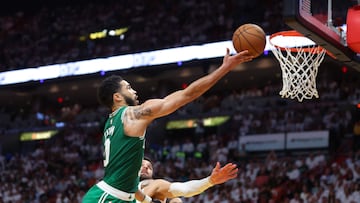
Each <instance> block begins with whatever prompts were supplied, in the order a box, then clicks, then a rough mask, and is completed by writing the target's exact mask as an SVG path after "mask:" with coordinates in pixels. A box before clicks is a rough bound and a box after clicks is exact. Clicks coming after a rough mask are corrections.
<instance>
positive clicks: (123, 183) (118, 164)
mask: <svg viewBox="0 0 360 203" xmlns="http://www.w3.org/2000/svg"><path fill="white" fill-rule="evenodd" d="M126 108H127V107H126V106H124V107H121V108H119V109H118V110H116V111H114V112H113V113H111V114H110V115H109V118H108V120H107V121H106V123H105V127H104V135H103V144H104V169H105V174H104V178H103V180H104V181H105V182H106V183H107V184H109V185H111V186H112V187H114V188H116V189H119V190H121V191H124V192H129V193H134V192H136V191H137V188H138V183H139V170H140V167H141V163H142V159H143V156H144V146H145V139H144V136H142V137H129V136H127V135H125V133H124V125H123V122H122V116H123V114H124V112H125V110H126Z"/></svg>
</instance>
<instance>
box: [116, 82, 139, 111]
mask: <svg viewBox="0 0 360 203" xmlns="http://www.w3.org/2000/svg"><path fill="white" fill-rule="evenodd" d="M120 84H121V92H120V93H121V95H122V96H123V97H124V100H125V102H126V104H127V105H129V106H135V105H138V104H139V100H138V96H137V94H136V91H135V90H134V89H133V88H131V86H130V84H129V83H128V82H127V81H126V80H122V81H121V82H120Z"/></svg>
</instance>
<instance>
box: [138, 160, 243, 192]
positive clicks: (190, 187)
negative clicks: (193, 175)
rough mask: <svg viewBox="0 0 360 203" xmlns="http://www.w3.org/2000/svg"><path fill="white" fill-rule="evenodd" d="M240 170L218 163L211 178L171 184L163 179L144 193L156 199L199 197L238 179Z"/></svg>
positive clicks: (229, 164) (155, 181)
mask: <svg viewBox="0 0 360 203" xmlns="http://www.w3.org/2000/svg"><path fill="white" fill-rule="evenodd" d="M237 173H238V168H237V166H236V165H235V164H232V163H228V164H226V165H225V166H224V167H222V168H221V167H220V163H219V162H218V163H217V164H216V166H215V168H214V169H213V170H212V173H211V175H210V176H208V177H206V178H203V179H200V180H191V181H187V182H174V183H170V182H168V181H166V180H163V179H158V180H154V181H153V182H152V183H151V184H149V185H148V186H147V187H145V188H144V193H145V194H147V195H149V196H150V197H152V198H155V199H165V198H174V197H192V196H195V195H198V194H200V193H202V192H204V191H205V190H207V189H208V188H210V187H212V186H214V185H218V184H221V183H224V182H226V181H228V180H231V179H233V178H236V177H237Z"/></svg>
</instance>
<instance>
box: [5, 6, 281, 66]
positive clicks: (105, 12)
mask: <svg viewBox="0 0 360 203" xmlns="http://www.w3.org/2000/svg"><path fill="white" fill-rule="evenodd" d="M244 23H256V24H258V25H260V26H262V27H263V28H264V30H265V31H266V33H268V34H269V33H273V32H276V31H280V30H282V29H284V27H285V25H284V24H283V21H282V16H281V3H280V2H278V1H273V0H267V1H265V2H264V1H259V0H255V1H246V2H245V1H244V2H243V1H236V0H230V1H214V0H210V1H197V0H190V1H158V2H157V1H156V2H153V1H151V2H147V1H142V0H135V1H134V0H133V1H115V0H107V1H101V2H99V1H87V2H83V3H82V4H81V3H79V4H74V3H69V4H66V3H64V4H61V5H58V6H53V7H49V6H39V7H37V8H33V9H31V10H30V9H29V10H18V12H15V13H10V14H9V13H7V14H3V15H0V39H1V40H0V71H6V70H14V69H19V68H29V67H37V66H42V65H49V64H56V63H65V62H71V61H78V60H84V59H91V58H98V57H109V56H113V55H119V54H124V53H134V52H139V51H148V50H155V49H163V48H170V47H178V46H184V45H193V44H202V43H205V42H215V41H222V40H230V39H231V37H232V33H233V32H234V31H235V29H236V28H237V27H238V26H239V25H241V24H244ZM119 28H128V31H127V32H125V33H124V34H123V35H122V36H117V37H112V36H108V37H106V38H102V39H97V40H90V39H89V35H90V33H95V32H102V31H104V30H108V31H109V30H114V29H119Z"/></svg>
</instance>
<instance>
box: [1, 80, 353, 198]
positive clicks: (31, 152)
mask: <svg viewBox="0 0 360 203" xmlns="http://www.w3.org/2000/svg"><path fill="white" fill-rule="evenodd" d="M345 82H346V81H345ZM325 87H326V88H325ZM340 87H341V88H340ZM359 87H360V86H359V84H357V83H352V82H348V83H341V84H340V83H338V82H335V81H326V82H325V81H324V82H323V83H321V82H320V84H319V86H318V88H319V91H320V93H319V94H320V95H322V97H321V98H320V99H314V100H310V101H305V102H303V103H298V102H296V101H292V100H288V99H282V98H280V97H279V96H273V95H276V93H277V91H278V89H279V88H280V87H279V85H268V86H266V87H264V88H251V89H243V90H233V92H228V93H225V92H222V93H221V92H218V93H215V94H209V95H204V96H203V97H201V98H199V99H198V100H196V101H194V102H192V103H190V104H189V105H187V106H185V107H183V108H181V109H179V110H178V111H177V112H175V114H174V115H172V116H170V117H166V118H163V119H159V120H158V121H156V122H154V123H153V124H152V125H151V126H150V127H149V129H148V135H147V136H148V140H149V141H148V142H147V147H146V154H147V155H148V156H149V157H151V158H152V159H153V160H155V161H156V163H155V167H154V168H155V169H154V170H155V174H156V177H160V178H166V179H169V180H173V181H186V180H189V179H194V178H195V179H196V178H202V177H204V176H206V175H208V174H209V173H210V170H211V168H212V167H213V166H214V164H215V163H216V161H220V163H221V164H225V163H227V162H234V163H236V164H237V165H238V166H239V168H240V172H239V177H238V178H236V179H235V180H232V181H230V182H228V183H226V184H223V185H220V186H216V187H214V188H211V189H210V190H208V191H207V192H204V193H203V194H201V195H199V196H196V197H192V198H186V199H184V202H206V203H209V202H210V203H211V202H214V203H215V202H222V203H223V202H248V203H250V202H251V203H253V202H328V201H330V202H349V203H350V202H359V199H360V197H359V192H360V188H359V186H360V185H359V184H360V179H359V177H360V151H359V149H360V146H359V145H358V144H359V140H357V141H356V140H355V137H360V133H359V130H357V131H356V130H355V127H356V120H358V119H359V117H358V114H357V113H356V112H357V111H358V110H357V109H356V108H355V104H356V102H359V101H360V90H359ZM47 108H51V107H47ZM52 108H54V107H52ZM48 112H49V111H48ZM38 113H39V112H38ZM42 113H43V116H42V117H41V118H43V119H42V120H40V119H39V118H38V117H39V116H38V117H37V114H31V113H30V114H29V115H28V117H25V116H24V115H23V114H20V115H21V116H19V117H20V118H18V117H17V116H15V117H11V116H9V119H10V120H9V122H8V123H7V124H6V125H5V127H4V125H2V127H3V129H2V132H11V130H14V129H17V130H19V129H21V127H23V128H24V129H28V130H29V125H30V123H31V122H33V123H32V125H35V126H32V127H31V128H30V129H37V128H51V127H52V128H54V127H56V123H59V122H63V124H64V125H63V126H62V127H58V128H57V129H59V131H60V132H59V133H58V134H57V135H56V136H55V137H53V138H51V139H49V140H41V141H32V142H28V143H26V142H22V143H21V146H20V147H19V149H18V150H17V151H12V152H4V153H2V155H1V156H0V174H1V175H0V179H1V182H2V183H3V184H2V185H1V186H0V202H1V201H2V202H6V203H8V202H12V203H15V202H16V203H17V202H22V203H23V202H29V203H30V202H35V203H38V202H54V203H68V202H69V203H70V202H71V203H73V202H81V198H82V196H83V195H84V192H86V191H87V189H88V188H89V187H90V186H91V185H92V184H93V183H95V182H96V181H98V180H100V179H101V177H102V175H103V168H102V152H101V144H100V143H101V142H100V139H101V129H102V124H101V122H102V119H104V116H106V115H107V113H108V112H107V110H105V109H103V108H101V107H94V108H83V107H81V105H79V104H76V105H73V106H63V107H61V108H58V109H57V110H55V109H52V114H46V112H42ZM1 115H2V117H3V118H4V117H6V115H7V114H4V113H2V114H1ZM209 115H229V116H230V117H231V119H230V120H229V121H228V122H227V123H226V124H225V127H222V129H221V128H220V127H219V129H217V130H215V131H213V130H208V129H206V127H203V129H201V128H195V129H193V130H192V131H183V132H181V131H178V132H177V133H173V132H171V131H169V130H165V129H164V128H165V127H164V122H166V121H168V120H171V119H180V118H189V117H192V118H194V117H196V116H198V117H206V116H209ZM45 118H48V119H45ZM12 119H16V122H13V121H14V120H12ZM21 119H24V120H21ZM27 121H28V122H27ZM30 121H31V122H30ZM14 123H15V124H16V125H17V126H14V125H15V124H14ZM22 123H26V124H28V126H25V125H24V126H21V125H20V124H22ZM357 123H358V124H360V123H359V122H357ZM309 130H327V131H329V132H330V137H331V138H330V146H329V147H328V148H323V149H316V150H315V151H314V150H309V149H306V148H305V150H304V151H302V150H300V151H285V152H284V151H264V152H262V153H255V152H252V151H247V150H246V148H243V147H242V146H240V144H239V139H240V137H241V136H251V135H252V134H268V133H276V132H302V131H309ZM13 133H14V131H13ZM4 134H7V133H4ZM179 134H180V135H179ZM3 147H4V146H3ZM190 169H191V170H190Z"/></svg>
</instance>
